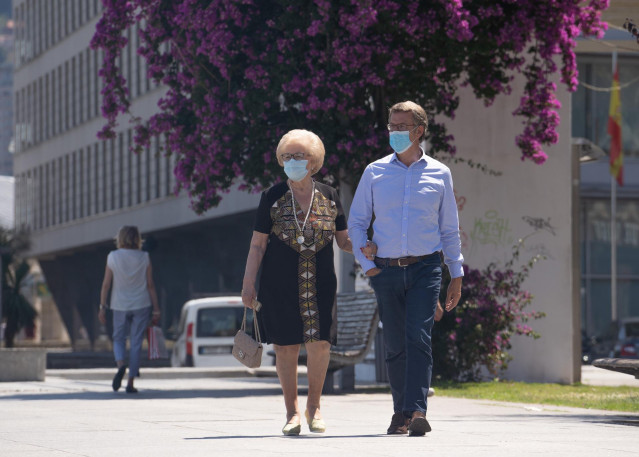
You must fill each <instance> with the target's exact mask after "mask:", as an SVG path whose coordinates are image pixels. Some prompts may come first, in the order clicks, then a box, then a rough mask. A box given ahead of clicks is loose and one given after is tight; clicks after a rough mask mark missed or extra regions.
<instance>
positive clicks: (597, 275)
mask: <svg viewBox="0 0 639 457" xmlns="http://www.w3.org/2000/svg"><path fill="white" fill-rule="evenodd" d="M622 103H623V101H622ZM581 212H582V215H581V220H582V281H583V286H584V288H583V290H584V295H583V296H582V310H583V314H582V315H583V319H582V325H583V326H584V327H585V328H584V330H585V331H586V334H587V335H595V336H604V335H606V333H607V332H608V328H609V326H610V324H611V308H610V306H611V305H610V285H611V274H610V263H611V241H610V239H611V236H610V234H611V224H610V200H609V199H595V198H592V199H590V198H587V199H582V204H581ZM616 219H617V224H616V226H617V230H616V231H617V254H616V255H617V317H618V319H622V318H624V317H631V316H637V315H639V300H637V299H636V297H637V296H639V262H637V259H638V258H639V201H637V200H636V199H618V200H617V218H616Z"/></svg>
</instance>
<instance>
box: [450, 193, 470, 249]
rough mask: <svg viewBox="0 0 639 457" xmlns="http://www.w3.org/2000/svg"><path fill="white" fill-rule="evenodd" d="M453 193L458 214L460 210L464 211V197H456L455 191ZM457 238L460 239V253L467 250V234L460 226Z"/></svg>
mask: <svg viewBox="0 0 639 457" xmlns="http://www.w3.org/2000/svg"><path fill="white" fill-rule="evenodd" d="M453 192H454V193H455V202H456V203H457V212H458V213H460V212H461V210H463V209H464V205H465V204H466V197H464V196H463V195H458V194H457V191H456V190H454V191H453ZM459 238H460V239H461V248H462V251H465V250H466V249H468V234H467V233H466V232H465V231H464V229H463V228H462V226H461V224H460V226H459Z"/></svg>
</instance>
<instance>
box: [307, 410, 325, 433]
mask: <svg viewBox="0 0 639 457" xmlns="http://www.w3.org/2000/svg"><path fill="white" fill-rule="evenodd" d="M304 414H305V415H306V422H308V429H309V430H310V431H311V432H313V433H324V432H325V431H326V424H325V423H324V419H315V418H313V419H311V418H310V416H309V414H308V410H306V411H305V412H304Z"/></svg>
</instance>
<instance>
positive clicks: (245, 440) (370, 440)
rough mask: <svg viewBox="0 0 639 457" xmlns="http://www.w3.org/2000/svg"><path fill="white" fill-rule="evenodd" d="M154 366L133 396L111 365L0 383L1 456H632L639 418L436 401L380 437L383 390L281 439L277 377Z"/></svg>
mask: <svg viewBox="0 0 639 457" xmlns="http://www.w3.org/2000/svg"><path fill="white" fill-rule="evenodd" d="M157 370H162V369H147V370H145V372H143V376H144V377H143V378H141V379H140V380H139V381H138V382H136V384H137V386H138V388H139V389H140V393H139V394H137V395H130V394H126V393H124V392H123V390H120V392H118V393H114V392H113V391H112V390H111V380H110V377H111V376H112V372H113V370H108V371H104V372H101V371H96V370H84V373H81V371H82V370H78V371H77V372H76V374H75V376H71V373H70V371H71V370H66V375H67V377H66V378H64V377H62V376H60V375H61V374H64V373H60V372H58V371H53V370H50V371H48V372H47V379H46V381H44V382H33V383H0V456H2V457H14V456H15V457H18V456H19V457H40V456H67V457H68V456H91V457H93V456H95V457H100V456H105V457H106V456H109V457H112V456H117V457H125V456H136V457H140V456H152V457H161V456H170V457H174V456H176V455H186V456H189V457H199V456H229V455H232V456H234V457H235V456H252V457H255V456H258V455H259V456H270V455H273V456H287V455H291V456H293V455H295V456H297V455H305V456H344V455H349V456H367V457H368V456H398V455H416V453H420V454H423V453H425V452H428V453H429V455H432V456H471V455H472V456H492V457H502V456H504V457H505V456H508V457H511V456H517V457H521V456H529V455H543V456H545V457H547V456H573V455H574V456H596V457H602V456H631V455H632V456H634V455H637V449H639V414H626V413H611V412H605V411H594V410H585V409H576V408H564V407H554V406H553V407H547V406H540V405H525V404H512V403H499V402H490V401H476V400H464V399H454V398H444V397H437V396H435V397H432V398H430V399H429V413H428V418H429V421H430V422H431V425H432V427H433V431H432V432H431V433H429V434H427V436H426V437H423V438H409V437H406V436H386V435H385V434H384V432H385V430H386V427H387V425H388V421H389V419H390V415H391V413H392V411H391V409H390V405H391V402H390V395H389V394H387V393H355V394H344V395H330V396H325V397H324V398H323V403H322V412H323V415H324V418H325V420H326V423H327V427H328V429H327V432H326V433H325V434H323V435H315V434H311V433H309V432H308V428H306V427H304V428H303V432H302V433H303V434H302V436H300V437H284V436H282V435H281V432H280V429H281V427H282V426H283V425H284V406H283V402H282V398H281V394H280V389H279V385H278V383H277V379H275V378H272V377H261V378H256V377H230V378H229V377H212V376H211V372H210V370H204V373H205V374H207V373H208V375H207V376H206V377H204V376H198V377H194V376H191V377H187V376H186V374H185V373H181V371H182V370H177V371H175V370H174V371H173V376H168V374H167V373H164V374H162V373H163V372H162V371H157ZM187 373H188V372H187ZM193 374H194V372H193V371H192V370H191V375H193ZM227 374H230V372H229V373H227ZM631 379H632V378H631ZM303 381H305V379H303V378H302V379H300V384H302V383H303ZM300 390H301V391H302V392H303V391H304V388H303V387H301V388H300ZM638 394H639V390H638ZM300 401H301V407H302V408H303V407H304V402H305V397H304V396H303V395H302V397H301V398H300Z"/></svg>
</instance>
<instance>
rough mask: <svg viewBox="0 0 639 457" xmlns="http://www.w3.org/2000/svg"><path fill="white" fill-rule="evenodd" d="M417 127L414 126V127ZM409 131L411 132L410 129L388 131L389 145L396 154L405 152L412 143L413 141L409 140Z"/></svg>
mask: <svg viewBox="0 0 639 457" xmlns="http://www.w3.org/2000/svg"><path fill="white" fill-rule="evenodd" d="M417 127H419V126H417ZM417 127H415V129H416V128H417ZM415 129H413V130H415ZM410 132H412V130H405V131H403V132H390V135H389V141H390V147H391V148H393V151H395V152H396V153H397V154H402V153H403V152H406V151H407V150H408V148H410V147H411V146H412V145H413V142H412V141H411V140H410Z"/></svg>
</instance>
